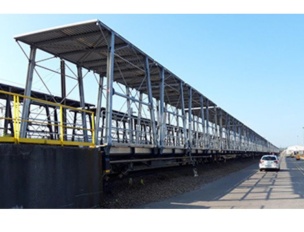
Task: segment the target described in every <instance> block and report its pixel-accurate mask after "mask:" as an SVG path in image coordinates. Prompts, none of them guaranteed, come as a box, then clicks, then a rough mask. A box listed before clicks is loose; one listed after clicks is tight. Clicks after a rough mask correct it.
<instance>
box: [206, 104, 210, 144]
mask: <svg viewBox="0 0 304 232" xmlns="http://www.w3.org/2000/svg"><path fill="white" fill-rule="evenodd" d="M206 132H207V133H206V135H207V148H210V131H209V100H208V99H207V100H206Z"/></svg>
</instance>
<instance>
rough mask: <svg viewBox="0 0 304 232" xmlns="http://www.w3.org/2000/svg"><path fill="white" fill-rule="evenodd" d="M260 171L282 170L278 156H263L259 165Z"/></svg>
mask: <svg viewBox="0 0 304 232" xmlns="http://www.w3.org/2000/svg"><path fill="white" fill-rule="evenodd" d="M259 168H260V171H262V170H266V169H267V170H269V169H272V170H277V171H279V170H280V160H279V158H278V156H276V155H263V156H262V158H261V159H260V163H259Z"/></svg>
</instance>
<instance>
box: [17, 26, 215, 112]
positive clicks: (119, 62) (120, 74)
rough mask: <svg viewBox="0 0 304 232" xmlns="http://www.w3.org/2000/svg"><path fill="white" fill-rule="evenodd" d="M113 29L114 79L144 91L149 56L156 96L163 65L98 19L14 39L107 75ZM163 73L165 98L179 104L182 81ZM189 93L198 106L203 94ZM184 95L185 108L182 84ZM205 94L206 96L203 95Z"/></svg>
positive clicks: (186, 105) (171, 102)
mask: <svg viewBox="0 0 304 232" xmlns="http://www.w3.org/2000/svg"><path fill="white" fill-rule="evenodd" d="M112 32H113V33H114V35H115V65H114V81H116V82H118V83H121V84H124V85H127V86H129V87H131V88H134V89H136V90H138V91H140V92H143V93H147V87H146V78H145V57H148V60H149V66H150V75H151V83H152V92H153V97H154V98H156V99H159V98H160V88H159V81H160V77H159V75H160V74H159V73H160V68H164V67H163V66H162V65H160V64H159V63H158V62H156V61H155V60H153V59H152V58H151V57H149V56H148V55H147V54H145V53H144V52H142V51H141V50H140V49H138V48H137V47H136V46H134V45H133V44H131V43H130V42H129V41H127V40H126V39H124V38H123V37H121V36H120V35H119V34H118V33H116V32H114V31H113V30H112V29H110V28H109V27H107V26H106V25H104V24H103V23H101V22H100V21H99V20H92V21H87V22H83V23H78V24H72V25H66V26H62V27H56V28H52V29H47V30H43V31H38V32H33V33H29V34H25V35H20V36H16V37H15V39H16V40H17V41H21V42H24V43H26V44H29V45H31V46H35V47H36V48H38V49H40V50H43V51H45V52H47V53H50V54H53V55H54V56H57V57H60V58H62V59H64V60H67V61H69V62H72V63H74V64H76V65H78V66H81V67H83V68H85V69H88V70H91V71H94V72H95V73H98V74H100V75H102V76H106V68H107V52H108V39H107V38H109V36H110V35H111V33H112ZM164 73H165V102H166V103H168V104H170V105H172V106H175V107H178V108H181V100H180V86H179V84H180V83H184V82H183V81H182V80H181V79H180V78H178V77H177V76H176V75H174V74H173V73H172V72H170V71H169V70H167V69H166V68H164ZM184 86H186V85H184ZM192 95H193V97H192V98H193V101H192V107H200V105H201V104H200V96H203V95H202V94H201V93H200V92H198V91H197V90H195V89H194V88H192ZM184 97H185V107H186V108H188V105H189V103H188V101H187V99H188V90H187V89H186V88H184ZM204 98H205V99H207V98H206V97H205V96H204ZM208 100H209V106H216V105H215V103H213V102H212V101H211V100H210V99H208ZM205 104H206V101H205ZM205 106H206V105H205Z"/></svg>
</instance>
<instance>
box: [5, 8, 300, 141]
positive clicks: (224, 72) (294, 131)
mask: <svg viewBox="0 0 304 232" xmlns="http://www.w3.org/2000/svg"><path fill="white" fill-rule="evenodd" d="M29 12H31V11H29ZM29 12H27V11H25V12H21V13H20V12H19V11H17V14H16V13H15V12H14V11H13V10H12V11H8V12H4V13H2V14H0V28H1V37H0V51H1V56H0V67H1V76H0V82H2V83H7V84H11V85H18V86H24V85H25V79H26V71H27V59H26V57H25V56H24V54H23V52H22V50H21V49H20V47H19V46H18V44H17V43H16V42H15V40H14V36H16V35H20V34H24V33H28V32H33V31H37V30H41V29H46V28H50V27H56V26H62V25H65V24H71V23H77V22H82V21H87V20H91V19H99V20H100V21H102V22H103V23H104V24H106V25H107V26H109V27H110V28H112V29H113V30H114V31H116V32H117V33H119V34H120V35H121V36H123V37H124V38H126V39H127V40H128V41H130V42H131V43H133V44H134V45H135V46H137V47H138V48H139V49H141V50H142V51H143V52H145V53H146V54H148V55H149V56H150V57H152V58H153V59H155V60H156V61H158V62H159V63H160V64H162V65H163V66H164V67H166V68H167V69H169V70H170V71H171V72H173V73H174V74H176V75H177V76H178V77H180V78H181V79H182V80H184V81H185V82H186V83H188V84H190V85H191V86H194V87H195V88H196V89H197V90H198V91H200V92H201V93H202V94H203V95H205V96H206V97H207V98H209V99H210V100H212V101H213V102H214V103H215V104H217V105H218V106H219V107H221V108H222V109H224V110H225V111H226V112H228V113H229V114H231V115H232V116H234V117H235V118H237V119H238V120H239V121H241V122H242V123H244V124H245V125H246V126H248V127H250V128H251V129H252V130H254V131H255V132H257V133H258V134H259V135H261V136H262V137H264V138H265V139H267V140H268V141H270V142H271V143H272V144H274V145H275V146H277V147H287V146H291V145H304V119H303V115H304V108H303V103H304V96H303V91H302V88H303V84H304V79H303V76H304V66H303V64H304V30H303V25H304V15H303V14H286V13H283V14H277V13H276V14H274V13H271V14H261V13H257V14H256V13H255V14H251V13H250V14H246V13H243V14H240V13H239V12H237V13H235V14H234V13H231V12H228V13H226V12H224V13H221V14H215V13H207V14H206V13H200V14H194V13H191V14H188V12H186V13H187V14H186V13H183V14H176V13H175V12H174V11H173V12H169V13H168V14H159V13H158V12H156V13H154V12H152V13H150V14H138V12H136V13H137V14H132V13H128V12H123V13H122V14H116V13H115V11H114V13H106V12H105V13H104V12H103V11H102V10H101V12H102V13H98V14H96V13H81V14H78V13H77V14H75V13H74V12H72V13H71V12H67V13H63V14H57V13H53V12H51V13H48V14H44V13H43V14H39V12H38V13H37V12H34V14H30V13H29ZM177 12H179V11H177ZM0 13H1V12H0Z"/></svg>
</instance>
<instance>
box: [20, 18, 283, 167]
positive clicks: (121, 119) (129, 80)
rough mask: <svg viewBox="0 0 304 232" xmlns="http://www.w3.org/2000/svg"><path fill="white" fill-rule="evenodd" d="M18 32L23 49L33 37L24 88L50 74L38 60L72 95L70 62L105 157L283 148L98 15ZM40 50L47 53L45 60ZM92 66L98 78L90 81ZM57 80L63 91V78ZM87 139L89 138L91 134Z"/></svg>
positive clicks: (158, 156) (197, 154) (27, 106)
mask: <svg viewBox="0 0 304 232" xmlns="http://www.w3.org/2000/svg"><path fill="white" fill-rule="evenodd" d="M15 39H16V41H17V42H18V44H19V45H20V47H21V48H22V49H23V46H22V45H24V44H25V45H29V47H28V48H29V56H28V61H29V62H28V71H27V77H26V85H25V90H24V95H25V96H31V93H32V86H33V80H34V78H37V76H38V79H40V80H41V81H42V82H43V79H44V77H42V76H43V75H39V74H38V71H37V67H39V68H43V70H46V71H50V72H53V73H55V74H56V75H58V76H59V79H60V87H61V103H65V99H66V98H67V88H68V86H67V82H66V78H67V77H68V74H67V65H68V66H69V67H70V66H73V68H72V69H73V70H74V71H71V73H74V74H75V76H74V78H73V79H74V80H75V81H76V82H77V85H78V102H79V107H80V108H81V109H87V106H86V102H91V103H92V102H93V103H92V105H94V106H95V107H90V110H92V111H94V113H95V119H94V120H95V133H94V134H95V137H94V138H93V139H94V141H93V142H94V144H95V145H96V146H97V147H100V148H101V149H102V150H103V151H104V152H105V157H106V162H105V163H111V162H112V163H113V164H114V163H120V162H121V160H124V158H122V156H124V157H126V158H125V159H126V160H128V161H130V160H137V159H139V160H141V161H142V160H154V159H159V160H160V159H167V158H168V157H173V158H176V157H188V158H189V159H190V160H191V161H193V160H195V159H196V158H198V157H203V155H205V154H241V153H247V154H256V153H267V152H278V151H279V149H278V148H277V147H276V146H274V145H273V144H271V143H270V142H269V141H267V140H266V139H265V138H263V137H262V136H260V135H259V134H257V133H256V132H254V131H253V130H252V129H250V128H249V127H247V126H246V125H244V124H243V123H242V122H240V121H239V120H237V119H236V118H234V117H233V116H232V115H230V114H229V113H227V112H226V111H224V110H223V109H222V108H220V107H219V106H217V105H216V104H215V103H214V102H212V101H211V100H210V99H208V98H207V97H206V96H204V95H203V94H201V93H200V92H199V91H198V90H196V89H195V88H193V87H192V86H190V85H188V84H187V83H185V82H184V81H183V80H182V79H180V78H179V77H177V76H176V75H175V74H174V73H172V72H171V71H169V70H168V69H166V68H165V67H164V66H162V65H161V64H159V63H158V62H157V61H155V60H154V59H153V58H151V57H150V56H148V55H147V54H145V53H144V52H143V51H141V50H140V49H139V48H137V47H136V46H135V45H133V44H132V43H130V42H129V41H128V40H126V39H125V38H123V37H122V36H120V35H119V34H118V33H116V32H115V31H113V30H112V29H110V28H109V27H107V26H106V25H104V24H103V23H102V22H100V21H99V20H92V21H88V22H82V23H78V24H72V25H66V26H62V27H57V28H51V29H47V30H43V31H39V32H34V33H29V34H25V35H20V36H16V37H15ZM20 42H22V43H23V44H21V43H20ZM23 51H24V50H23ZM38 52H41V53H43V54H44V56H43V59H41V60H39V61H38V60H37V53H38ZM25 53H26V52H25ZM45 56H51V59H54V60H58V61H59V62H57V61H56V62H54V63H52V65H54V64H55V65H54V67H50V66H42V65H41V63H43V62H44V61H45V60H49V59H50V58H45ZM38 63H39V64H38ZM58 67H59V68H58ZM69 69H70V68H69ZM58 70H60V71H58ZM85 72H86V73H87V74H88V75H91V77H89V78H91V79H95V80H96V82H95V83H93V84H92V83H90V84H87V82H86V80H88V79H89V78H86V79H84V76H85V75H87V74H85V75H83V73H85ZM86 84H87V85H88V88H87V89H86V90H88V91H85V85H86ZM45 86H46V87H47V88H46V89H47V91H48V95H49V96H53V94H52V91H51V90H52V89H51V88H52V85H51V84H50V85H45ZM53 88H55V89H56V91H58V85H55V87H54V86H53ZM91 92H94V93H95V96H96V98H95V100H94V99H93V100H92V99H91V98H90V96H89V95H90V94H91ZM94 101H95V102H94ZM30 104H31V101H30V99H28V98H26V99H25V100H24V102H23V111H22V119H23V120H22V123H21V127H20V137H21V138H26V137H27V136H28V131H27V129H26V128H27V120H26V119H27V117H28V115H29V112H30ZM63 115H64V116H63V117H65V114H63ZM81 117H82V127H83V128H86V126H87V122H86V119H85V117H86V115H85V113H84V112H82V115H81ZM64 120H65V119H64ZM83 139H84V141H83V142H87V141H88V137H87V135H84V136H83ZM147 157H149V159H147Z"/></svg>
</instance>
